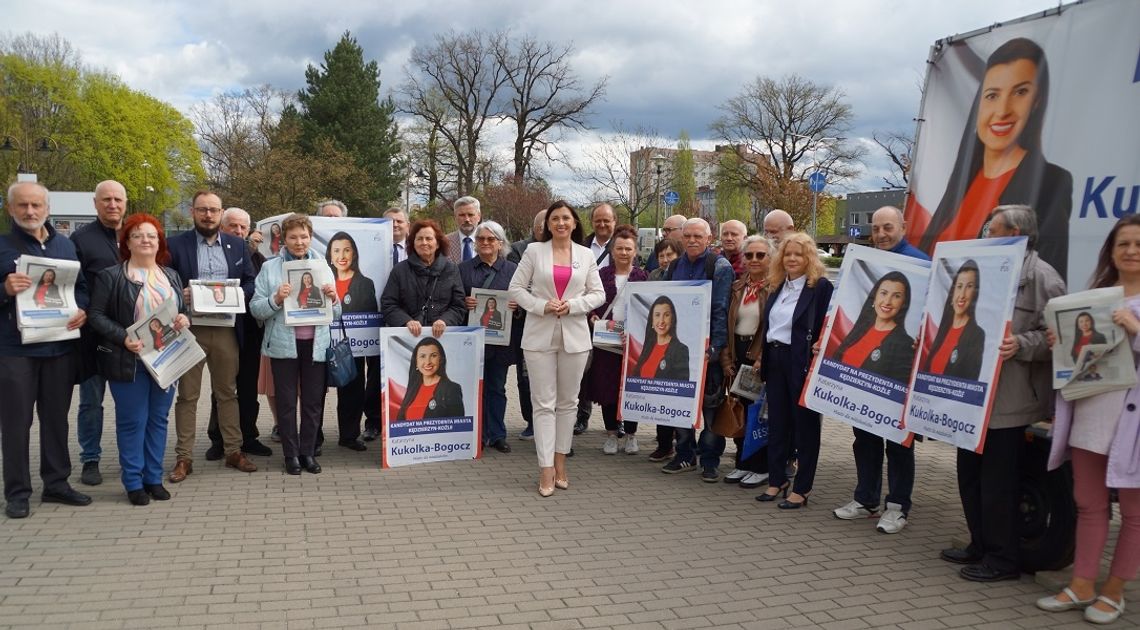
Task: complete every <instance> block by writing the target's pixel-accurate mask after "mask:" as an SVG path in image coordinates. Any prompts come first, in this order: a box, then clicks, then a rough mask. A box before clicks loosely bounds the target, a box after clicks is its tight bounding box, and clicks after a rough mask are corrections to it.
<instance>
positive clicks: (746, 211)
mask: <svg viewBox="0 0 1140 630" xmlns="http://www.w3.org/2000/svg"><path fill="white" fill-rule="evenodd" d="M741 168H743V160H741V158H740V156H739V155H738V154H737V153H736V151H733V150H731V149H729V150H724V151H721V152H720V157H719V162H718V163H717V170H716V215H717V218H718V219H720V220H721V221H722V222H723V221H728V220H730V219H736V220H737V221H743V222H744V224H745V225H750V224H754V223H755V221H754V217H753V216H752V196H751V194H750V193H751V189H750V188H749V187H748V185H747V184H745V183H742V182H740V180H739V178H737V177H736V174H737V173H739V172H740V170H741Z"/></svg>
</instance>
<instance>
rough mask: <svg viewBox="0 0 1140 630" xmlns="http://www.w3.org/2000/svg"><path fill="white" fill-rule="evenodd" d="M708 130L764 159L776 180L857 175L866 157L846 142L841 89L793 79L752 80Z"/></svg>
mask: <svg viewBox="0 0 1140 630" xmlns="http://www.w3.org/2000/svg"><path fill="white" fill-rule="evenodd" d="M720 109H721V111H722V112H723V115H722V116H721V117H720V118H718V119H717V120H716V121H715V122H713V124H712V126H711V128H712V131H713V132H714V133H715V134H717V135H718V136H719V137H720V138H722V139H723V140H725V141H727V142H728V143H729V144H732V145H735V146H738V147H743V148H744V149H746V150H747V152H748V153H749V154H751V155H753V156H757V157H760V158H763V159H766V160H767V161H768V162H769V164H770V165H771V167H772V169H773V170H774V173H775V177H777V178H779V179H784V180H802V179H804V178H806V177H807V175H808V172H809V170H811V169H813V168H817V167H818V168H819V169H820V170H822V171H824V172H825V173H826V174H827V177H828V180H829V181H834V182H839V181H843V180H846V179H849V178H851V177H854V176H855V175H857V174H858V172H859V170H860V168H861V161H862V158H863V155H864V153H865V151H864V149H863V148H862V147H861V146H859V145H858V144H855V143H852V142H848V141H847V140H846V139H845V138H844V135H845V134H847V133H848V132H850V130H851V126H852V123H853V121H854V113H853V112H852V109H851V106H850V105H848V104H847V102H846V98H845V95H844V93H843V91H842V90H840V89H838V88H835V87H831V86H826V85H820V84H817V83H813V82H811V81H809V80H807V79H805V78H803V77H800V76H798V75H795V74H793V75H788V76H785V77H783V78H781V79H779V80H775V79H771V78H768V77H757V78H756V79H755V80H754V81H752V82H751V83H749V84H748V85H746V86H744V89H743V90H741V92H740V93H739V94H737V95H736V96H734V97H732V98H730V99H729V100H728V101H726V102H725V103H724V104H723V105H721V106H720Z"/></svg>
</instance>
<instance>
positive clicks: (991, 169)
mask: <svg viewBox="0 0 1140 630" xmlns="http://www.w3.org/2000/svg"><path fill="white" fill-rule="evenodd" d="M995 6H996V5H995ZM1043 8H1044V9H1045V10H1043V11H1040V12H1038V13H1035V14H1033V15H1031V16H1027V17H1025V18H1021V19H1013V20H1010V19H1003V20H1002V21H1001V22H1000V23H996V24H994V23H992V22H993V20H991V21H990V22H991V23H987V24H978V25H977V26H978V27H979V29H978V30H977V31H975V32H972V33H967V34H964V35H953V36H952V37H947V38H945V39H941V40H939V41H937V42H935V43H934V45H933V46H932V47H931V49H930V55H929V58H928V60H927V77H926V84H925V87H924V90H923V98H922V105H921V108H920V111H919V113H918V116H917V117H916V119H915V120H917V121H919V122H918V125H917V128H916V129H917V130H916V136H915V140H916V146H915V149H914V152H913V159H914V168H913V170H912V171H911V176H910V188H909V194H908V196H907V204H906V219H907V227H908V235H907V236H908V240H910V242H911V243H914V244H916V245H918V246H919V247H921V248H922V249H924V250H926V251H927V252H928V253H929V252H930V251H931V250H932V248H933V244H934V243H935V242H937V241H940V240H947V241H953V240H963V239H973V238H978V237H979V236H981V235H982V229H983V227H984V222H985V220H986V217H987V216H988V214H989V212H990V211H991V210H993V208H994V206H997V205H999V204H1027V205H1029V206H1030V207H1032V208H1033V209H1034V210H1035V211H1036V212H1037V218H1038V223H1039V226H1040V234H1041V236H1040V238H1039V239H1038V241H1037V249H1038V253H1039V254H1040V255H1041V258H1042V259H1043V260H1044V261H1045V262H1047V263H1049V264H1050V265H1052V266H1053V268H1055V269H1056V270H1057V272H1058V273H1060V274H1061V276H1062V277H1064V278H1065V279H1066V281H1067V282H1068V285H1069V286H1070V287H1084V286H1088V280H1089V278H1090V276H1091V273H1092V270H1093V266H1094V265H1095V264H1096V257H1095V256H1093V255H1091V253H1093V252H1096V251H1098V250H1099V249H1100V247H1101V244H1102V243H1103V242H1104V239H1105V236H1106V235H1107V234H1108V232H1109V230H1110V229H1111V228H1112V226H1113V224H1115V223H1116V221H1117V220H1118V219H1120V218H1121V217H1123V216H1127V215H1129V214H1134V213H1136V212H1137V211H1140V151H1137V150H1136V141H1135V139H1136V138H1138V137H1140V117H1137V116H1136V112H1138V111H1140V89H1137V86H1138V85H1140V60H1138V59H1137V43H1136V42H1137V39H1136V25H1137V24H1140V2H1136V1H1135V0H1102V1H1098V2H1081V3H1069V4H1065V5H1063V6H1053V7H1048V8H1046V7H1043ZM994 17H995V18H1004V17H1009V16H1001V15H997V14H995V16H994ZM1129 139H1131V140H1129Z"/></svg>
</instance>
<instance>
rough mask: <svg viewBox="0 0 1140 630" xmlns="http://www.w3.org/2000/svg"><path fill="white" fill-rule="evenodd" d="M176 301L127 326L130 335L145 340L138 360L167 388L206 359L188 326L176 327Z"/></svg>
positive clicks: (135, 338)
mask: <svg viewBox="0 0 1140 630" xmlns="http://www.w3.org/2000/svg"><path fill="white" fill-rule="evenodd" d="M175 304H176V302H174V301H167V302H165V303H163V305H162V307H161V308H159V309H158V310H157V311H156V312H154V313H152V314H151V315H150V316H148V317H144V318H143V319H140V320H139V321H137V322H135V323H134V324H133V325H131V326H130V327H129V328H127V338H129V339H133V340H136V341H141V342H142V346H143V347H142V350H141V351H140V352H139V360H140V361H141V362H142V364H143V367H144V368H146V370H147V372H149V373H150V375H151V376H152V377H154V380H155V382H157V383H158V385H159V387H162V388H164V389H165V388H167V387H170V386H171V385H172V384H173V383H174V382H175V381H177V380H178V379H179V378H180V377H181V376H182V375H183V374H185V373H186V372H187V371H189V370H190V368H192V367H194V366H195V365H197V364H198V363H200V362H201V361H202V359H205V358H206V353H205V351H203V350H202V347H201V346H200V345H198V340H197V338H196V337H194V333H192V332H191V331H190V329H189V328H183V329H182V330H175V329H174V318H175V317H177V316H178V310H177V309H176V307H175Z"/></svg>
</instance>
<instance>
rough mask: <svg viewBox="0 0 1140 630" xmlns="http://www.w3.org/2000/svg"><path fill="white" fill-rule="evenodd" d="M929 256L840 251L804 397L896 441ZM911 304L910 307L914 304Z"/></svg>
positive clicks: (903, 438)
mask: <svg viewBox="0 0 1140 630" xmlns="http://www.w3.org/2000/svg"><path fill="white" fill-rule="evenodd" d="M929 276H930V263H929V262H927V261H925V260H921V259H918V258H912V257H909V256H904V255H902V254H895V253H892V252H886V251H881V250H877V249H872V248H870V247H863V246H861V245H852V246H850V247H848V248H847V253H846V255H845V256H844V257H843V266H842V267H841V268H840V271H839V277H840V281H839V285H838V288H837V289H836V291H835V295H834V296H833V297H832V298H831V306H830V307H829V312H828V316H827V325H826V326H825V327H824V331H823V337H822V341H821V348H822V349H823V351H822V352H819V353H817V354H816V356H815V360H814V361H813V362H812V368H811V373H810V374H809V376H808V381H807V385H806V386H805V387H804V390H803V401H802V404H803V405H804V406H805V407H807V408H809V409H812V410H814V411H818V412H820V413H822V414H824V415H825V416H828V417H831V418H835V419H837V420H840V421H843V422H846V423H847V424H850V425H851V426H853V427H855V428H857V429H862V430H864V431H867V432H869V433H873V434H875V435H878V436H880V437H883V438H885V439H888V440H891V441H892V442H897V443H899V444H905V445H909V444H910V440H911V437H912V436H911V434H910V432H909V431H905V430H903V429H902V428H900V419H901V418H902V413H903V402H904V401H905V399H906V393H907V383H908V382H909V381H910V373H911V368H912V366H913V365H914V354H915V349H914V348H915V344H914V340H915V338H917V337H918V334H919V325H920V323H921V321H922V309H921V308H919V307H920V306H921V305H922V302H923V299H924V298H925V296H926V283H927V281H928V278H929ZM912 307H913V308H912Z"/></svg>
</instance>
